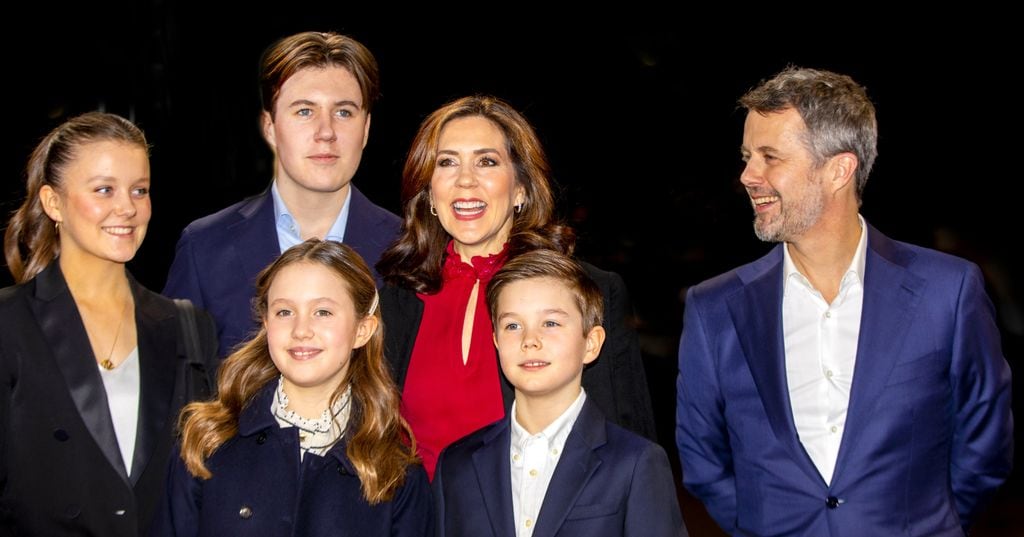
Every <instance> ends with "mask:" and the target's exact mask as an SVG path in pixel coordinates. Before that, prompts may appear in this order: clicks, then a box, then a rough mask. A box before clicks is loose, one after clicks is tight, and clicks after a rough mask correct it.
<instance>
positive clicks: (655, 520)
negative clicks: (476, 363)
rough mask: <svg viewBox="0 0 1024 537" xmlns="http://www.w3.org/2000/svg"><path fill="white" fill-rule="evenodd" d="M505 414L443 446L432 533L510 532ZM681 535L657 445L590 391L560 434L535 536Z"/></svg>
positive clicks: (503, 535) (478, 536)
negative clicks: (615, 418) (612, 415)
mask: <svg viewBox="0 0 1024 537" xmlns="http://www.w3.org/2000/svg"><path fill="white" fill-rule="evenodd" d="M509 419H510V418H509V417H505V418H502V419H500V420H498V421H496V422H494V423H493V424H491V425H488V426H487V427H484V428H483V429H480V430H479V431H476V432H474V433H472V434H470V435H469V436H466V437H465V438H463V439H462V440H459V441H457V442H455V443H453V444H452V445H450V446H448V447H447V448H446V449H445V450H444V451H443V452H442V453H441V457H440V459H439V460H438V463H437V471H436V473H435V474H434V483H433V487H434V501H435V502H436V510H435V511H436V516H437V535H436V537H458V536H466V537H487V536H493V537H515V535H516V530H515V521H514V517H513V512H512V485H511V482H512V476H511V462H510V461H509V458H510V449H511V442H512V433H511V427H510V425H509V423H510V422H509ZM578 535H586V536H587V537H613V536H624V535H636V536H644V537H662V536H664V537H669V536H673V537H677V536H680V535H687V533H686V527H685V526H684V525H683V520H682V516H681V515H680V514H679V503H678V499H677V496H676V490H675V485H674V484H673V479H672V471H671V469H670V468H669V465H668V457H667V456H666V455H665V451H664V450H663V449H661V446H658V445H657V444H655V443H653V442H651V441H650V440H647V439H645V438H643V437H641V436H639V435H637V434H635V433H632V432H629V431H627V430H625V429H623V428H621V427H619V426H617V425H615V424H613V423H611V422H609V421H608V420H606V419H605V417H604V415H603V414H602V413H601V411H600V409H598V408H597V406H596V405H594V404H593V403H592V402H591V401H590V399H589V398H588V399H587V401H586V402H585V403H584V404H583V409H582V410H581V412H580V415H579V417H578V418H577V419H576V423H575V425H573V428H572V431H571V432H570V433H569V437H568V438H567V439H566V442H565V447H564V448H563V450H562V456H561V458H560V459H559V460H558V466H556V467H555V473H554V474H553V475H552V476H551V484H550V485H549V486H548V490H547V493H546V494H545V496H544V503H543V504H542V505H541V510H540V514H539V516H538V518H537V525H536V526H535V527H534V530H533V537H554V536H578Z"/></svg>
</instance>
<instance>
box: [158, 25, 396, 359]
mask: <svg viewBox="0 0 1024 537" xmlns="http://www.w3.org/2000/svg"><path fill="white" fill-rule="evenodd" d="M379 87H380V78H379V74H378V69H377V61H376V60H375V59H374V57H373V54H371V53H370V51H369V50H367V49H366V47H364V46H363V45H362V44H360V43H359V42H358V41H356V40H354V39H352V38H349V37H346V36H343V35H339V34H335V33H320V32H304V33H300V34H296V35H292V36H289V37H286V38H284V39H281V40H279V41H277V42H276V43H274V44H273V45H271V46H270V47H269V48H268V49H267V50H266V52H264V54H263V58H262V61H261V75H260V98H261V101H262V104H263V113H262V115H261V124H262V128H263V137H264V138H265V139H266V141H267V144H268V145H269V146H270V148H271V150H273V152H274V157H275V159H274V180H273V182H272V183H271V185H270V187H269V188H268V189H267V190H266V191H264V192H263V193H262V194H259V195H257V196H255V197H252V198H249V199H247V200H244V201H241V202H239V203H236V204H235V205H232V206H230V207H228V208H226V209H223V210H221V211H219V212H217V213H214V214H212V215H209V216H206V217H204V218H200V219H199V220H196V221H195V222H192V223H191V224H189V225H188V227H186V228H185V230H184V231H183V232H182V234H181V238H180V239H179V240H178V246H177V251H176V254H175V258H174V262H173V264H172V265H171V270H170V274H169V275H168V277H167V285H166V287H165V288H164V294H165V295H167V296H170V297H181V298H188V299H190V300H191V301H192V302H193V303H194V304H195V305H196V306H198V307H200V308H203V309H205V310H207V311H209V312H210V313H211V314H212V315H213V317H214V320H215V321H216V323H217V331H218V336H219V342H220V348H219V352H220V354H221V356H225V355H227V354H228V353H229V352H230V350H231V349H232V348H233V347H234V346H235V345H237V344H238V343H239V342H241V341H243V340H245V339H247V338H248V336H249V335H250V334H251V333H252V332H253V330H254V329H255V328H256V320H255V318H254V317H253V313H252V307H251V304H250V301H251V300H252V297H253V295H254V294H255V288H254V287H253V286H254V284H255V278H256V274H257V273H258V272H259V271H260V270H262V269H263V268H264V267H266V266H267V265H269V264H270V263H271V262H272V261H273V260H274V259H275V258H276V257H277V256H278V255H280V254H281V252H283V251H284V250H286V249H288V248H289V247H291V246H294V245H296V244H298V243H300V242H302V241H304V240H306V239H308V238H310V237H319V238H323V239H329V240H336V241H339V242H344V243H346V244H348V245H349V246H351V247H352V248H353V249H354V250H355V251H356V252H358V253H359V255H361V256H363V259H365V260H366V262H367V264H368V265H370V266H371V267H372V266H374V264H376V263H377V260H378V259H379V258H380V254H381V253H382V252H383V251H384V249H385V248H387V246H388V245H389V244H391V241H392V240H394V239H395V237H396V236H397V235H398V230H399V227H400V225H401V222H400V220H399V219H398V217H397V216H395V215H394V214H392V213H390V212H388V211H387V210H385V209H382V208H381V207H378V206H376V205H374V204H373V203H372V202H370V200H368V199H367V198H366V196H364V195H363V194H362V193H360V192H359V190H358V189H357V188H356V187H355V186H354V185H352V184H351V181H352V177H353V176H354V175H355V173H356V169H357V168H358V167H359V161H360V159H361V157H362V152H363V148H364V147H365V146H366V141H367V137H368V135H369V132H370V110H371V107H372V104H373V101H374V100H376V98H377V95H378V93H379ZM378 280H379V277H378Z"/></svg>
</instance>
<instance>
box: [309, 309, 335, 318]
mask: <svg viewBox="0 0 1024 537" xmlns="http://www.w3.org/2000/svg"><path fill="white" fill-rule="evenodd" d="M313 315H315V316H317V317H330V316H331V315H334V314H333V313H331V311H330V310H323V309H321V310H316V311H314V312H313Z"/></svg>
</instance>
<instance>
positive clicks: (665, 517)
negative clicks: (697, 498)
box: [623, 443, 688, 537]
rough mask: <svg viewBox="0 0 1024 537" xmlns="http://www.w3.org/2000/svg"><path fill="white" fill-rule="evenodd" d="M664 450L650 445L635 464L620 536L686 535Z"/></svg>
mask: <svg viewBox="0 0 1024 537" xmlns="http://www.w3.org/2000/svg"><path fill="white" fill-rule="evenodd" d="M678 498H679V497H678V495H676V488H675V484H674V483H673V482H672V469H671V468H670V467H669V465H668V457H667V456H666V455H665V450H663V449H661V446H658V445H656V444H654V443H650V444H647V448H646V449H644V451H643V453H641V454H640V457H639V459H638V461H637V465H636V468H634V470H633V479H632V481H631V482H630V487H629V498H628V499H627V500H626V521H625V528H623V530H624V531H623V536H624V537H680V536H686V535H688V533H687V532H686V526H684V525H683V516H682V514H680V512H679V499H678Z"/></svg>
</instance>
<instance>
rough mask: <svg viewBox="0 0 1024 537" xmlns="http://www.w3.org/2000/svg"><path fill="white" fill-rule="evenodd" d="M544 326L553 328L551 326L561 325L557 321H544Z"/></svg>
mask: <svg viewBox="0 0 1024 537" xmlns="http://www.w3.org/2000/svg"><path fill="white" fill-rule="evenodd" d="M544 326H545V327H547V328H553V327H556V326H562V325H561V324H559V323H558V321H544Z"/></svg>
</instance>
